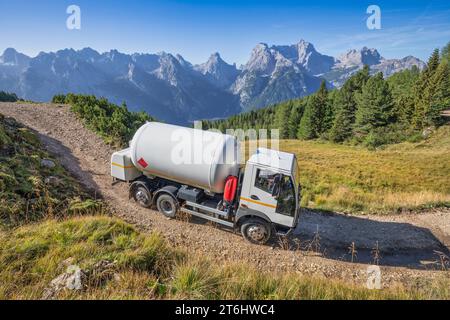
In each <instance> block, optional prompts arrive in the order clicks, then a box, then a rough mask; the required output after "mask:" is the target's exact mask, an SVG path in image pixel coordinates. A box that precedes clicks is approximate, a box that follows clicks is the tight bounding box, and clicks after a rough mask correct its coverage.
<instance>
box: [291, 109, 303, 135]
mask: <svg viewBox="0 0 450 320" xmlns="http://www.w3.org/2000/svg"><path fill="white" fill-rule="evenodd" d="M302 115H303V104H302V102H301V101H299V102H296V103H295V104H294V106H293V107H292V110H291V114H290V115H289V122H288V128H289V133H288V135H289V139H296V138H297V131H298V127H299V124H300V120H301V118H302Z"/></svg>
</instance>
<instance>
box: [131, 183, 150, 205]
mask: <svg viewBox="0 0 450 320" xmlns="http://www.w3.org/2000/svg"><path fill="white" fill-rule="evenodd" d="M132 195H133V198H134V201H136V202H137V203H138V204H139V205H140V206H141V207H144V208H150V206H151V205H152V196H151V194H150V192H148V190H147V188H145V187H144V186H140V185H137V186H136V187H134V188H133V190H132Z"/></svg>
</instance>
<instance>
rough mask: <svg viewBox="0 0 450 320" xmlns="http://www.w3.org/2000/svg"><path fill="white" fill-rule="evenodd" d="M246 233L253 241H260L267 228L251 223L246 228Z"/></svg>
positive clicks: (265, 234) (264, 235) (263, 237)
mask: <svg viewBox="0 0 450 320" xmlns="http://www.w3.org/2000/svg"><path fill="white" fill-rule="evenodd" d="M247 235H248V237H249V238H250V239H252V240H253V241H257V242H259V241H262V240H264V239H265V237H266V236H267V230H266V228H264V227H263V226H261V225H252V226H250V227H249V228H248V229H247Z"/></svg>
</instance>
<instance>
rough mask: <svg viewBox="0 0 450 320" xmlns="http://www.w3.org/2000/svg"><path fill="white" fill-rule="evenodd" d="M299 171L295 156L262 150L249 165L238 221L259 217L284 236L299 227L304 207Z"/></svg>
mask: <svg viewBox="0 0 450 320" xmlns="http://www.w3.org/2000/svg"><path fill="white" fill-rule="evenodd" d="M297 172H298V171H297V159H296V156H295V155H294V154H291V153H286V152H281V151H276V150H269V149H265V148H259V149H258V150H257V152H256V153H255V154H254V155H252V156H251V157H250V159H249V160H248V161H247V163H246V166H245V176H244V179H243V183H242V188H241V193H240V204H239V208H238V210H237V213H236V217H237V220H240V218H241V217H248V216H254V217H259V218H261V219H264V220H268V221H271V223H272V224H273V225H274V226H275V228H276V229H278V231H279V232H280V233H281V232H283V230H285V233H287V232H288V231H289V230H292V229H293V228H295V227H296V225H297V222H298V215H299V208H300V196H299V195H300V185H299V183H298V177H297ZM254 240H257V239H254Z"/></svg>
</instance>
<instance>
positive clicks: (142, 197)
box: [136, 188, 148, 205]
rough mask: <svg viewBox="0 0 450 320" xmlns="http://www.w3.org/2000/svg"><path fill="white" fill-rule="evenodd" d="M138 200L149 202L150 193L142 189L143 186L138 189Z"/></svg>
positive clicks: (144, 202) (142, 202)
mask: <svg viewBox="0 0 450 320" xmlns="http://www.w3.org/2000/svg"><path fill="white" fill-rule="evenodd" d="M136 200H137V201H138V202H139V203H141V204H144V205H146V204H147V203H148V194H147V192H146V191H145V190H142V189H141V188H140V189H138V191H137V192H136Z"/></svg>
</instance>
